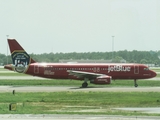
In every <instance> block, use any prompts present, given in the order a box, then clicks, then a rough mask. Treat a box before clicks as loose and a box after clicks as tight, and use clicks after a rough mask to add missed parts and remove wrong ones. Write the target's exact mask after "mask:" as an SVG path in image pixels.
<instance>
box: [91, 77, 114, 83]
mask: <svg viewBox="0 0 160 120" xmlns="http://www.w3.org/2000/svg"><path fill="white" fill-rule="evenodd" d="M111 80H112V77H111V76H105V75H104V76H100V77H97V78H96V79H94V80H91V81H90V83H93V84H111Z"/></svg>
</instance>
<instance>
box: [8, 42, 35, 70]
mask: <svg viewBox="0 0 160 120" xmlns="http://www.w3.org/2000/svg"><path fill="white" fill-rule="evenodd" d="M8 44H9V48H10V52H11V57H12V62H13V65H14V66H15V70H16V71H17V72H20V73H22V72H25V71H26V70H27V69H28V66H29V64H31V63H35V61H34V60H33V59H32V58H31V57H30V56H29V55H28V54H27V52H26V51H25V50H24V49H23V48H22V47H21V45H20V44H19V43H18V42H17V41H16V40H15V39H8Z"/></svg>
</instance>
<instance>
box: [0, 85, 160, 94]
mask: <svg viewBox="0 0 160 120" xmlns="http://www.w3.org/2000/svg"><path fill="white" fill-rule="evenodd" d="M13 90H15V91H16V92H62V91H72V92H83V91H85V92H87V91H88V92H89V91H99V92H160V87H137V88H135V87H96V86H94V87H88V88H80V87H74V86H0V92H1V93H3V92H12V91H13Z"/></svg>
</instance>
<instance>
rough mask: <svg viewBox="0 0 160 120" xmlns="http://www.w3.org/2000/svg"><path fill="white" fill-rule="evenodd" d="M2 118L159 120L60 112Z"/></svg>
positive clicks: (2, 117)
mask: <svg viewBox="0 0 160 120" xmlns="http://www.w3.org/2000/svg"><path fill="white" fill-rule="evenodd" d="M0 119H2V120H53V119H54V120H159V119H160V117H157V116H122V115H58V114H52V115H51V114H39V115H32V114H23V115H22V114H15V115H14V114H4V115H0Z"/></svg>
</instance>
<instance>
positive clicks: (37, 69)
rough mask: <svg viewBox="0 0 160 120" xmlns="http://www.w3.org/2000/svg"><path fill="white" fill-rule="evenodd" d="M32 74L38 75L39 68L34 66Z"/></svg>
mask: <svg viewBox="0 0 160 120" xmlns="http://www.w3.org/2000/svg"><path fill="white" fill-rule="evenodd" d="M34 73H35V74H38V73H39V66H38V65H35V66H34Z"/></svg>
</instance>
